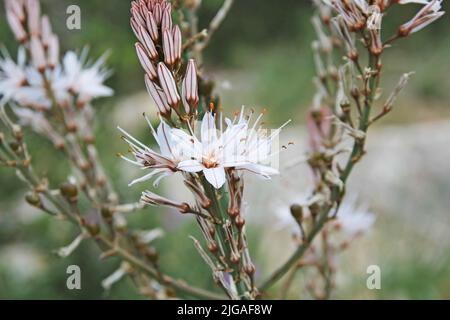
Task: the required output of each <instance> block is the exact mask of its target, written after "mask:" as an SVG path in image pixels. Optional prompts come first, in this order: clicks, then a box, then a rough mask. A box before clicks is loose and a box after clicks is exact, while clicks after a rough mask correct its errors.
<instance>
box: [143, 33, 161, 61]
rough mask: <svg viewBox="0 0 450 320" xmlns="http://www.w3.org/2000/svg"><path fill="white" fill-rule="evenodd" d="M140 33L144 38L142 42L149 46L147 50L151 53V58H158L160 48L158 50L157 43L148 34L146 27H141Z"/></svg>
mask: <svg viewBox="0 0 450 320" xmlns="http://www.w3.org/2000/svg"><path fill="white" fill-rule="evenodd" d="M139 34H140V36H141V39H142V43H143V44H144V45H145V47H146V48H147V52H148V53H149V55H150V59H152V60H157V59H158V50H156V47H155V44H154V43H153V40H152V38H151V37H150V35H149V34H148V32H147V30H145V28H144V27H142V26H141V27H140V29H139Z"/></svg>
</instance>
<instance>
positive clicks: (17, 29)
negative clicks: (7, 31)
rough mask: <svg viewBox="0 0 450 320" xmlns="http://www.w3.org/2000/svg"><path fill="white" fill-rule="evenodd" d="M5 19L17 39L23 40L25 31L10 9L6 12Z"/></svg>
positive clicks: (25, 36) (25, 34)
mask: <svg viewBox="0 0 450 320" xmlns="http://www.w3.org/2000/svg"><path fill="white" fill-rule="evenodd" d="M6 19H7V20H8V24H9V27H10V28H11V31H12V32H13V33H14V36H15V37H16V39H17V41H19V42H24V41H25V40H26V39H27V33H26V31H25V29H24V28H23V26H22V23H21V22H20V19H19V18H18V17H17V16H16V15H15V14H14V13H13V12H12V11H10V10H8V11H7V12H6Z"/></svg>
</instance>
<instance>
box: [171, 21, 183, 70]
mask: <svg viewBox="0 0 450 320" xmlns="http://www.w3.org/2000/svg"><path fill="white" fill-rule="evenodd" d="M182 41H183V40H182V36H181V30H180V28H179V27H178V26H175V28H173V57H174V59H175V62H176V61H179V60H180V59H181V53H182V49H183V43H182Z"/></svg>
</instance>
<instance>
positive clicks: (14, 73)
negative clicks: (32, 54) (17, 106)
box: [0, 47, 27, 100]
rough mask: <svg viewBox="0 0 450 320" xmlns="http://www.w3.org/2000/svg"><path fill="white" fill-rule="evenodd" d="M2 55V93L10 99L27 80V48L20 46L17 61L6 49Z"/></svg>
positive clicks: (0, 91)
mask: <svg viewBox="0 0 450 320" xmlns="http://www.w3.org/2000/svg"><path fill="white" fill-rule="evenodd" d="M2 56H3V57H0V95H1V96H2V98H3V99H6V100H10V99H11V98H13V97H14V96H15V95H16V94H17V92H18V91H19V90H20V88H21V87H22V86H24V85H25V84H26V81H27V76H26V73H25V62H26V55H25V49H24V48H23V47H19V51H18V54H17V63H16V62H15V61H14V60H13V59H12V58H11V56H10V55H9V54H8V52H7V51H6V50H2Z"/></svg>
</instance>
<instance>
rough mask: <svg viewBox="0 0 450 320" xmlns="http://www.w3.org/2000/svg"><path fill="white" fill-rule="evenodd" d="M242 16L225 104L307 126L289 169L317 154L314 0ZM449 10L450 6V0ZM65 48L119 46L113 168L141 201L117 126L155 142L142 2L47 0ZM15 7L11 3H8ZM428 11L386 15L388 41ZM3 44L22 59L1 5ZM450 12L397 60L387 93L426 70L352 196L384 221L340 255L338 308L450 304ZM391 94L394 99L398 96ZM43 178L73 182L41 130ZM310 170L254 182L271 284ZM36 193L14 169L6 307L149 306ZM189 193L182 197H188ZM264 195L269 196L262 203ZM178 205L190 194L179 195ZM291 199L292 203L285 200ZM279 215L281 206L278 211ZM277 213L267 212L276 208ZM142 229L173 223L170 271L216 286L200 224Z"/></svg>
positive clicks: (208, 4) (234, 21) (166, 256)
mask: <svg viewBox="0 0 450 320" xmlns="http://www.w3.org/2000/svg"><path fill="white" fill-rule="evenodd" d="M236 2H237V3H236V4H235V6H234V7H233V9H232V11H231V13H230V15H229V17H228V19H227V20H226V21H225V23H224V25H223V26H222V28H221V29H220V30H219V31H218V32H217V34H216V36H215V37H214V39H213V41H212V43H211V45H210V47H209V49H208V50H207V51H206V66H207V70H208V73H209V74H210V76H211V77H213V78H214V79H215V80H216V81H217V84H218V90H219V91H220V93H221V95H222V98H223V105H224V107H225V109H227V110H228V111H229V112H233V111H235V110H237V109H239V108H240V106H241V105H242V104H244V105H246V106H249V107H255V108H256V109H262V108H267V109H268V114H267V119H266V120H267V123H269V125H273V126H276V125H279V124H281V123H282V122H284V121H285V120H287V119H293V123H292V125H291V126H290V127H289V129H287V130H286V131H285V133H284V135H283V136H282V139H283V140H285V141H294V142H295V145H294V146H293V147H292V148H290V149H289V151H288V152H286V153H285V154H283V159H284V160H285V161H289V160H292V159H293V158H295V157H298V156H300V155H301V154H302V152H303V150H304V149H305V144H304V141H305V140H306V134H305V129H304V127H303V124H304V119H305V115H306V110H307V108H308V106H309V105H310V102H311V100H312V96H313V93H314V91H313V85H312V80H311V79H312V76H313V75H314V67H313V62H312V55H311V51H310V44H311V41H312V39H313V38H314V33H313V28H312V27H311V24H310V17H311V14H312V7H311V5H310V3H309V1H307V0H303V1H299V0H283V1H279V0H264V1H260V0H245V1H236ZM445 2H446V3H444V6H447V9H448V3H447V1H445ZM42 3H43V7H44V10H45V11H47V12H48V13H49V15H50V16H51V18H52V19H53V24H54V27H55V29H56V30H57V31H58V33H59V35H60V36H61V37H60V38H61V41H62V45H63V47H64V48H65V49H74V48H81V47H83V46H84V45H88V46H89V47H90V49H91V54H92V55H93V56H99V55H101V54H102V53H103V52H104V51H106V50H110V52H111V56H110V59H109V60H108V64H109V66H110V67H111V68H112V69H113V70H114V75H113V76H112V78H111V79H110V80H109V81H108V84H109V85H110V86H111V87H113V88H114V89H115V91H116V95H115V97H114V98H109V99H104V100H100V101H98V102H97V103H96V108H97V111H98V120H97V138H98V145H99V148H100V154H101V157H102V160H103V162H104V163H105V165H106V167H107V171H108V173H109V174H110V175H111V177H112V179H113V181H114V183H115V186H116V187H117V189H118V190H119V191H120V193H121V195H122V196H123V197H124V198H125V199H127V200H128V201H130V202H132V201H134V200H136V199H137V198H138V197H139V194H140V190H141V189H142V186H136V187H133V188H128V187H127V183H128V181H129V180H130V179H131V178H132V177H136V176H137V175H138V174H139V172H138V171H137V170H135V168H133V167H130V166H128V165H127V164H126V163H124V162H123V161H121V160H120V159H118V158H117V157H116V156H115V155H116V153H117V152H120V151H124V150H126V146H124V144H123V143H122V141H121V139H120V138H119V134H118V133H117V131H116V129H115V128H116V126H117V125H120V126H122V127H124V128H126V129H127V130H129V131H131V132H132V133H133V134H136V135H137V136H139V137H141V138H142V140H144V141H148V142H149V143H150V141H151V139H150V137H149V136H148V135H146V133H145V123H144V121H143V119H142V117H141V116H140V115H141V113H142V111H144V110H146V111H150V110H151V109H152V108H153V107H152V103H151V101H150V98H148V97H147V94H146V93H145V92H144V91H143V90H144V84H143V81H142V80H143V79H142V78H143V77H142V71H141V70H140V67H139V65H138V61H137V59H136V57H135V52H134V46H133V44H134V41H135V40H134V36H133V34H132V32H131V30H130V28H129V14H128V12H129V1H124V0H109V1H99V0H97V1H88V0H58V1H56V0H43V1H42ZM203 3H204V4H203V8H202V10H201V19H200V21H201V24H202V26H204V27H206V25H207V23H208V21H209V20H210V19H211V17H212V16H213V15H214V12H215V11H216V10H217V8H218V7H219V6H220V4H221V1H220V0H203ZM70 4H77V5H79V6H80V7H81V10H82V29H81V30H79V31H69V30H67V29H66V28H65V19H66V14H65V12H66V8H67V6H68V5H70ZM2 6H3V4H2ZM416 10H417V7H415V6H414V5H412V6H408V7H402V8H401V10H394V11H393V12H392V14H391V15H390V16H388V17H386V19H385V21H386V22H385V24H386V28H387V29H386V30H387V31H386V33H388V32H389V31H392V30H395V26H398V25H399V24H401V23H402V22H404V21H407V20H408V18H409V17H411V16H412V15H413V14H414V13H415V11H416ZM0 16H1V19H0V39H1V42H2V43H4V44H5V46H6V47H7V48H8V49H9V50H10V52H14V51H15V44H14V41H13V39H12V36H11V34H10V33H9V30H8V28H7V26H6V22H5V19H4V9H3V7H2V8H1V9H0ZM449 27H450V25H449V18H448V16H445V17H444V18H443V19H441V20H440V21H439V22H437V23H436V24H434V25H432V26H431V27H429V28H427V29H425V30H424V31H422V32H420V33H418V34H416V35H414V36H413V37H411V38H409V39H406V40H404V41H402V42H401V43H400V44H401V45H397V44H396V45H395V47H393V48H391V49H390V50H389V53H388V54H386V59H385V65H386V68H385V86H384V87H385V88H387V89H389V88H390V87H391V86H392V85H394V84H395V83H396V81H397V80H398V78H399V76H400V75H401V74H402V73H404V72H408V71H415V72H416V74H415V75H414V77H413V79H412V81H411V83H410V84H409V85H408V87H407V89H406V90H405V92H404V93H403V94H402V95H401V97H400V98H399V100H398V103H397V106H396V109H395V110H394V111H393V113H392V114H391V115H390V116H389V117H388V118H387V119H386V120H385V121H384V122H383V123H382V124H381V123H380V124H379V125H377V126H376V128H375V129H374V130H373V132H372V133H371V135H370V138H369V147H368V149H369V153H368V155H367V157H366V158H365V160H364V161H363V162H362V164H361V165H360V166H359V167H358V168H357V170H356V172H355V173H356V174H355V175H354V176H352V178H351V183H350V192H357V194H358V197H359V199H360V200H361V201H362V202H364V203H368V204H369V205H370V208H371V210H372V211H373V212H374V213H376V215H377V222H376V224H375V226H374V228H373V230H372V231H371V232H370V233H369V234H367V235H366V236H365V237H364V238H362V239H360V240H359V241H358V242H356V243H354V244H353V245H352V246H351V248H350V249H349V250H348V251H347V252H346V253H345V254H343V255H342V257H341V258H340V259H339V264H340V266H341V267H340V270H339V272H338V277H337V279H338V287H337V289H336V290H335V292H334V295H333V297H336V298H344V299H345V298H357V299H365V298H381V299H388V298H389V299H410V298H411V299H418V298H420V299H432V298H434V299H449V298H450V212H449V211H450V210H449V208H450V197H449V195H450V81H449V74H450V63H449V56H450V31H449V30H450V29H449ZM385 94H386V93H385ZM27 138H28V139H29V140H30V141H31V142H30V143H29V145H30V147H31V153H32V155H33V159H34V161H35V164H36V167H37V171H38V172H40V173H46V174H48V175H49V177H50V179H51V181H52V182H53V183H54V185H58V183H61V182H62V181H64V180H65V179H66V178H67V176H66V172H67V165H66V164H65V163H64V159H63V158H62V157H61V156H60V155H58V154H57V153H55V152H53V150H52V148H51V146H50V145H49V144H48V143H47V142H45V141H43V140H41V139H39V138H38V137H35V136H34V135H33V134H32V133H28V134H27ZM309 179H310V177H309V174H308V171H307V169H306V168H305V167H303V166H302V165H300V166H299V167H296V168H295V169H292V168H290V169H286V170H285V171H283V173H282V175H281V176H280V177H279V178H276V179H275V180H274V181H273V182H263V183H261V182H259V181H255V180H253V179H250V182H249V184H248V189H250V190H252V191H250V192H249V194H248V197H249V201H248V202H249V215H250V217H249V219H250V226H249V232H250V243H251V250H252V251H253V255H254V259H255V261H256V264H257V266H258V269H259V272H258V273H259V274H260V275H261V274H265V273H267V272H269V271H270V270H272V269H273V268H274V267H275V266H276V265H277V263H278V262H279V261H280V259H284V258H285V257H287V256H288V255H289V251H290V250H291V249H292V246H291V241H290V238H289V234H288V232H286V231H283V230H275V231H274V230H273V228H270V225H272V221H273V219H275V218H274V217H275V215H274V212H276V211H278V210H280V209H281V208H282V206H280V205H279V203H280V200H285V201H294V200H295V198H296V197H297V196H298V197H300V194H302V193H303V192H305V191H306V190H307V185H308V183H309ZM175 183H176V182H174V181H167V182H166V183H164V184H163V185H162V188H163V189H164V190H162V191H161V193H164V194H169V193H170V192H172V193H173V191H170V190H173V189H174V188H170V186H171V185H173V184H175ZM24 190H25V188H24V186H23V185H22V184H21V183H19V182H18V181H17V179H16V178H15V175H14V172H12V170H9V169H5V168H0V298H3V299H5V298H8V299H26V298H36V299H51V298H56V299H66V298H68V299H81V298H82V299H90V298H105V299H111V298H127V299H133V298H140V297H139V295H137V293H136V291H135V288H134V287H133V285H132V283H131V281H130V280H128V279H125V280H124V281H121V282H120V283H118V284H117V285H116V286H114V287H113V288H112V289H111V290H110V291H108V292H105V291H104V290H103V289H102V288H101V285H100V282H101V280H102V279H104V278H105V277H107V276H108V275H109V274H111V273H112V272H113V271H114V270H115V269H116V268H117V267H118V263H119V261H117V260H115V259H113V258H112V259H109V260H106V261H100V260H99V258H98V255H99V252H98V250H97V249H96V248H95V246H94V245H92V244H91V243H89V242H86V243H83V244H82V245H81V246H80V248H79V249H78V250H77V251H76V252H75V253H74V254H73V255H71V256H70V257H69V258H66V259H60V258H58V257H57V256H56V255H55V254H54V253H52V251H53V250H54V249H57V248H59V247H61V246H63V245H67V244H68V243H70V242H71V241H72V239H73V238H74V237H75V236H76V235H77V234H76V230H75V229H74V228H72V227H71V226H70V225H68V224H66V223H64V222H57V221H54V220H53V219H50V218H48V217H47V216H46V215H44V214H42V213H40V212H37V211H36V210H33V209H31V208H30V207H29V206H28V205H27V204H26V203H25V201H24V200H23V195H24V192H25V191H24ZM175 190H176V192H177V193H179V192H182V191H181V190H179V189H178V188H175ZM262 195H264V196H262ZM175 196H177V195H175ZM281 202H283V201H281ZM267 208H269V210H267ZM263 209H266V210H263ZM131 223H132V224H133V225H135V226H139V228H141V229H148V228H155V227H161V228H163V229H164V230H165V231H166V235H165V237H164V238H163V239H161V240H158V242H157V244H156V246H157V248H158V249H159V250H160V252H161V263H162V265H163V267H164V269H165V270H167V272H168V273H169V274H172V275H175V276H179V277H182V278H185V279H187V280H189V281H192V282H195V283H196V284H198V285H199V286H203V287H212V286H213V285H212V281H211V277H210V276H209V270H208V269H207V267H205V266H204V265H203V262H202V261H201V259H200V258H199V257H198V254H197V253H196V251H195V249H194V247H193V245H192V243H191V242H190V241H187V239H188V235H191V234H192V235H198V231H197V230H196V226H195V224H194V223H193V221H192V220H191V219H186V218H181V217H179V215H177V214H176V213H173V212H168V211H164V210H156V209H154V208H151V209H147V210H144V211H143V212H140V213H137V214H133V216H132V217H131ZM71 264H77V265H79V266H80V267H81V270H82V290H79V291H77V290H74V291H69V290H67V288H66V285H65V284H66V278H67V274H66V268H67V266H68V265H71ZM372 264H376V265H379V266H380V267H381V270H382V289H381V290H374V291H371V290H368V289H367V288H366V278H367V274H366V268H367V266H369V265H372ZM302 285H304V279H302V277H301V276H299V277H298V279H297V286H296V288H295V290H293V291H292V293H291V296H290V297H291V298H302V297H304V296H302V295H301V292H302V291H301V288H302Z"/></svg>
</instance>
